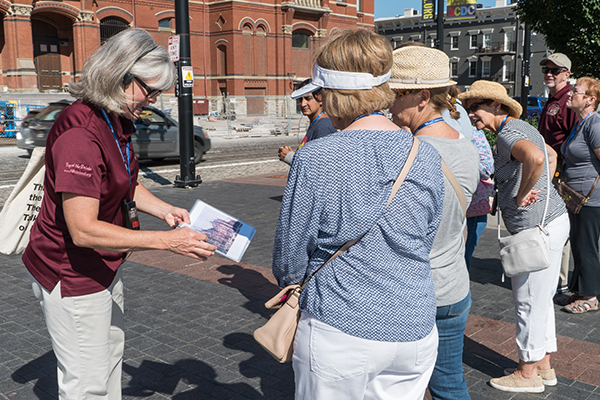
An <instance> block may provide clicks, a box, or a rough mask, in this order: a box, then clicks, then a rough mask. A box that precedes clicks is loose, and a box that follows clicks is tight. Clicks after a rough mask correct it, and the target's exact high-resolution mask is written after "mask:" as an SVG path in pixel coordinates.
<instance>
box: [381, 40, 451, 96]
mask: <svg viewBox="0 0 600 400" xmlns="http://www.w3.org/2000/svg"><path fill="white" fill-rule="evenodd" d="M388 84H389V85H390V88H392V89H400V90H404V89H434V88H441V87H446V86H452V85H456V82H454V81H453V80H451V79H450V59H449V58H448V56H447V55H446V54H445V53H444V52H443V51H440V50H437V49H433V48H431V47H422V46H406V47H401V48H399V49H396V50H394V65H393V66H392V76H391V78H390V80H389V81H388Z"/></svg>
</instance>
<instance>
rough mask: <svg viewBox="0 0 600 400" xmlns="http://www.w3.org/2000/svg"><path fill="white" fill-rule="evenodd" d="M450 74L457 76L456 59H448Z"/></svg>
mask: <svg viewBox="0 0 600 400" xmlns="http://www.w3.org/2000/svg"><path fill="white" fill-rule="evenodd" d="M450 74H451V75H452V77H453V78H456V77H458V61H450Z"/></svg>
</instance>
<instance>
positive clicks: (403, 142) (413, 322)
mask: <svg viewBox="0 0 600 400" xmlns="http://www.w3.org/2000/svg"><path fill="white" fill-rule="evenodd" d="M412 141H413V137H412V135H411V134H410V133H408V132H406V131H403V130H398V131H364V130H362V131H341V132H336V133H333V134H331V135H329V136H327V137H325V138H323V139H320V140H315V141H313V142H309V143H307V144H306V145H305V146H304V147H302V148H301V149H300V150H299V151H298V152H297V153H296V155H295V157H294V163H293V165H292V168H291V170H290V174H289V179H288V184H287V187H286V189H285V194H284V196H283V203H282V206H281V212H280V215H279V222H278V224H277V232H276V235H275V248H274V250H273V274H274V275H275V277H276V278H277V281H278V282H279V285H280V286H282V287H283V286H286V285H289V284H293V283H298V282H300V281H302V280H303V279H304V278H305V276H308V275H309V274H310V273H312V272H313V271H315V270H316V269H317V268H318V267H319V266H320V265H321V264H322V263H323V262H324V261H326V260H327V259H328V258H329V257H330V256H331V255H332V254H333V253H334V252H335V251H336V250H337V249H338V248H339V247H341V246H342V245H343V244H344V243H345V242H347V241H349V240H353V239H356V238H358V237H360V236H361V235H362V234H364V233H365V232H367V231H368V233H367V234H366V235H365V237H363V238H362V239H361V240H360V241H359V242H358V243H356V244H355V245H354V246H352V247H351V248H350V249H349V250H348V251H347V252H346V253H344V254H342V255H341V256H339V257H338V258H336V259H335V260H333V261H332V262H331V263H329V264H328V265H327V266H325V267H324V268H323V269H322V270H321V271H319V273H317V274H316V275H315V277H314V278H313V279H312V280H311V281H310V282H309V284H308V285H307V287H306V289H305V290H304V292H303V293H302V296H301V298H300V308H301V309H302V310H303V311H305V312H308V313H310V314H312V315H313V316H315V317H317V318H318V319H319V320H321V321H323V322H325V323H327V324H329V325H331V326H333V327H335V328H337V329H340V330H341V331H343V332H345V333H347V334H350V335H353V336H357V337H361V338H365V339H370V340H378V341H390V342H409V341H415V340H419V339H422V338H424V337H425V336H427V335H428V334H429V333H430V332H431V330H432V329H433V326H434V324H435V312H436V302H435V292H434V287H433V281H432V278H431V269H430V266H429V252H430V250H431V245H432V243H433V238H434V236H435V233H436V231H437V228H438V225H439V223H440V220H441V214H442V207H443V199H444V181H443V175H442V172H441V167H440V157H439V154H438V153H437V151H436V150H435V149H434V148H433V146H431V145H429V144H428V143H424V142H421V143H420V148H419V152H418V154H417V158H416V160H415V162H414V164H413V166H412V167H411V169H410V172H409V174H408V176H407V178H406V180H405V181H404V183H403V184H402V186H401V187H400V190H399V191H398V193H397V194H396V196H395V197H394V199H393V200H392V202H391V203H390V205H389V206H388V208H387V209H386V210H385V212H384V207H385V204H386V203H387V199H388V197H389V195H390V193H391V189H392V186H393V183H394V181H395V180H396V178H397V176H398V174H399V173H400V170H401V168H402V166H403V165H404V161H405V160H406V157H407V156H408V152H409V150H410V147H411V144H412Z"/></svg>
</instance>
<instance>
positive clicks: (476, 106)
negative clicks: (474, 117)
mask: <svg viewBox="0 0 600 400" xmlns="http://www.w3.org/2000/svg"><path fill="white" fill-rule="evenodd" d="M487 103H488V102H487V101H481V102H479V103H473V104H471V105H470V106H469V107H468V108H467V110H468V111H469V112H472V113H474V112H476V111H477V110H479V107H481V105H482V104H487Z"/></svg>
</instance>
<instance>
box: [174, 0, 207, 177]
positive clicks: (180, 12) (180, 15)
mask: <svg viewBox="0 0 600 400" xmlns="http://www.w3.org/2000/svg"><path fill="white" fill-rule="evenodd" d="M189 15H190V11H189V1H188V0H175V33H176V34H177V35H179V38H180V39H179V40H180V42H179V46H180V47H179V61H178V62H176V63H175V65H176V67H177V84H176V86H175V94H176V95H177V97H178V99H179V101H178V109H179V166H180V172H181V175H178V176H177V177H176V178H175V187H180V188H189V187H195V186H198V185H200V183H202V180H201V179H200V175H198V176H196V164H195V162H194V119H193V113H192V97H193V94H192V87H193V86H194V73H193V70H192V62H191V52H190V18H189Z"/></svg>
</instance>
